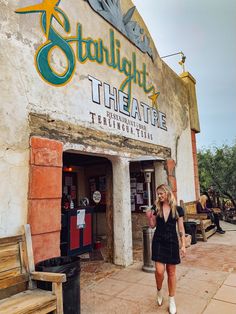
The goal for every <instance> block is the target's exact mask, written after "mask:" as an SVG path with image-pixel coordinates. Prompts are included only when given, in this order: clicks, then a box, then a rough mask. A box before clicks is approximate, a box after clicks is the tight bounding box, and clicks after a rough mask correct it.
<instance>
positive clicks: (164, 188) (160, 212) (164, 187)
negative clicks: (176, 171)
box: [156, 184, 179, 218]
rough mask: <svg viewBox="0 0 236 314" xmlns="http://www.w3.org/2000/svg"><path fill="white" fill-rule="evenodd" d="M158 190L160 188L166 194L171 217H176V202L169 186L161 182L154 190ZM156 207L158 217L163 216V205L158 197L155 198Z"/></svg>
mask: <svg viewBox="0 0 236 314" xmlns="http://www.w3.org/2000/svg"><path fill="white" fill-rule="evenodd" d="M158 190H162V191H164V192H165V193H166V194H167V200H168V203H169V205H170V209H171V214H172V218H178V216H179V215H178V212H177V207H176V205H177V204H176V200H175V196H174V194H173V192H172V190H171V188H170V187H169V186H168V185H167V184H161V185H159V186H158V187H157V188H156V192H157V191H158ZM156 208H157V215H159V216H160V217H163V206H162V203H161V202H160V200H159V198H158V199H157V200H156Z"/></svg>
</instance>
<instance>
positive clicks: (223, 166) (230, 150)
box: [198, 142, 236, 207]
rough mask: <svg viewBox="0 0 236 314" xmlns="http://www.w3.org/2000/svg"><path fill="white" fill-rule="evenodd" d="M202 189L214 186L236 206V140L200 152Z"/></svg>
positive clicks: (205, 189) (199, 162)
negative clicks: (229, 144) (231, 143)
mask: <svg viewBox="0 0 236 314" xmlns="http://www.w3.org/2000/svg"><path fill="white" fill-rule="evenodd" d="M198 166H199V181H200V188H201V191H207V189H208V188H209V187H210V186H214V187H215V188H216V189H217V190H218V191H219V193H220V195H221V196H222V197H226V198H229V199H230V200H231V201H232V202H233V204H234V206H235V207H236V142H235V144H234V145H233V146H228V145H222V146H221V147H214V148H213V149H212V148H211V149H210V148H207V149H202V150H200V151H199V152H198Z"/></svg>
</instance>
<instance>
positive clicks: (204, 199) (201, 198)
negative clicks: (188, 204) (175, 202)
mask: <svg viewBox="0 0 236 314" xmlns="http://www.w3.org/2000/svg"><path fill="white" fill-rule="evenodd" d="M207 200H208V197H207V196H206V195H201V196H200V199H199V202H200V204H201V205H202V208H206V201H207Z"/></svg>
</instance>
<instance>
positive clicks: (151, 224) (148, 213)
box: [146, 209, 156, 228]
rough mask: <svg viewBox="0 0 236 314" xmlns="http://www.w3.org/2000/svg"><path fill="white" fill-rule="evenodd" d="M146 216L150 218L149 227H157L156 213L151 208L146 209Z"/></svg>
mask: <svg viewBox="0 0 236 314" xmlns="http://www.w3.org/2000/svg"><path fill="white" fill-rule="evenodd" d="M146 216H147V219H148V225H149V227H151V228H155V227H156V215H154V212H153V211H152V210H151V209H148V210H147V211H146Z"/></svg>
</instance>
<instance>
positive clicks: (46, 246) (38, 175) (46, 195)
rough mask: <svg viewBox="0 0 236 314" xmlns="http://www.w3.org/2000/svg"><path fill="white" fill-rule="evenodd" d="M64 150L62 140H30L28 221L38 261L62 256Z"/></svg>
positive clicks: (35, 138) (35, 256) (35, 257)
mask: <svg viewBox="0 0 236 314" xmlns="http://www.w3.org/2000/svg"><path fill="white" fill-rule="evenodd" d="M62 150H63V145H62V143H61V142H58V141H54V140H49V139H46V138H39V137H32V138H31V139H30V167H29V169H30V171H29V194H28V223H29V224H30V225H31V232H32V241H33V250H34V259H35V263H37V262H39V261H41V260H45V259H48V258H51V257H54V256H59V255H60V230H61V195H62Z"/></svg>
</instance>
